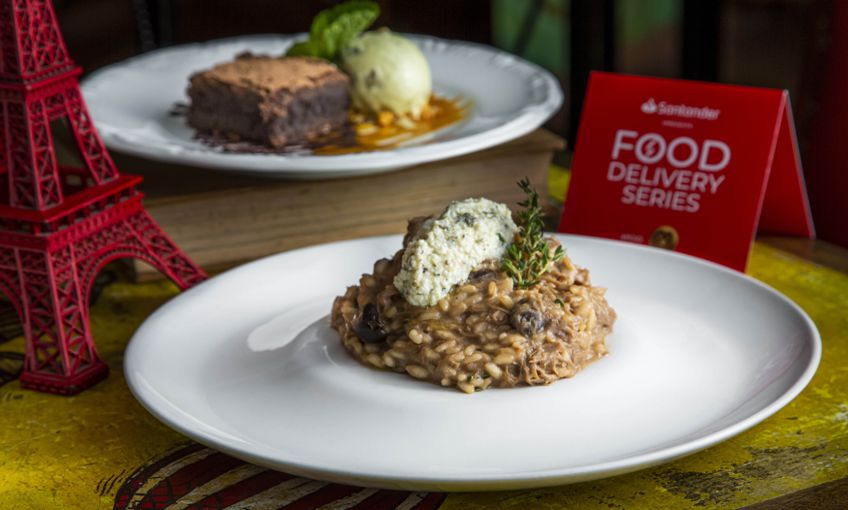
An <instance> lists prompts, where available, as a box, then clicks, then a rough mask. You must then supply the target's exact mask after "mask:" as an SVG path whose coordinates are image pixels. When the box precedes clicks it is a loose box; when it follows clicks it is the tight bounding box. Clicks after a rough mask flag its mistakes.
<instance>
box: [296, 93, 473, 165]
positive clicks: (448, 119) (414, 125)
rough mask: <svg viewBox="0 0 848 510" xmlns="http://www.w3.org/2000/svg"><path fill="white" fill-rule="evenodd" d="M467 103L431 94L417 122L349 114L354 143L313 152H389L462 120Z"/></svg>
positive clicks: (316, 149)
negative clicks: (365, 117) (366, 117)
mask: <svg viewBox="0 0 848 510" xmlns="http://www.w3.org/2000/svg"><path fill="white" fill-rule="evenodd" d="M469 109H470V103H469V102H468V101H464V100H462V99H461V98H455V99H448V98H444V97H440V96H436V95H433V96H431V97H430V103H429V105H428V107H427V109H426V111H425V112H423V113H422V115H421V119H419V120H408V119H395V118H394V115H393V114H392V113H390V112H381V113H380V115H378V116H377V118H376V119H364V118H363V117H362V116H361V115H356V114H354V115H352V116H351V117H352V121H353V130H354V133H355V142H354V143H353V144H351V145H339V144H332V143H330V144H327V145H323V146H319V147H316V148H314V149H313V151H312V153H313V154H316V155H321V156H336V155H340V154H354V153H358V152H370V151H378V150H389V149H394V148H396V147H398V146H399V145H401V144H403V143H404V142H408V141H410V140H412V139H414V138H417V137H419V136H422V135H426V134H428V133H433V132H435V131H438V130H439V129H442V128H444V127H447V126H449V125H451V124H454V123H456V122H459V121H460V120H462V119H463V118H464V117H465V115H466V114H467V113H468V110H469Z"/></svg>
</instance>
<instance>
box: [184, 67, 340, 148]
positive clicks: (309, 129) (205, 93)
mask: <svg viewBox="0 0 848 510" xmlns="http://www.w3.org/2000/svg"><path fill="white" fill-rule="evenodd" d="M348 84H349V80H348V77H347V75H346V74H344V73H343V72H341V71H339V70H338V68H336V66H334V65H333V64H331V63H329V62H327V61H325V60H321V59H317V58H311V57H285V58H275V57H269V56H257V55H250V54H245V55H241V56H239V57H237V58H236V59H235V60H233V61H231V62H226V63H223V64H219V65H216V66H215V67H213V68H211V69H208V70H205V71H201V72H198V73H195V74H194V75H192V76H191V78H190V84H189V87H188V96H189V98H190V99H191V104H190V105H189V107H188V111H187V112H186V119H187V121H188V124H189V125H190V126H191V127H193V128H195V129H196V130H198V131H199V132H201V133H211V134H214V135H216V136H222V137H225V138H226V139H228V140H231V141H232V140H245V141H251V142H257V143H260V144H264V145H268V146H271V147H281V146H284V145H287V144H291V143H298V142H302V141H304V140H312V139H314V138H316V137H318V136H320V135H323V134H326V133H329V132H331V131H333V130H334V129H337V128H340V127H342V126H343V125H344V124H345V122H346V121H347V110H348V105H349V102H350V99H349V96H348Z"/></svg>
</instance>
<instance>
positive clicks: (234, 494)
mask: <svg viewBox="0 0 848 510" xmlns="http://www.w3.org/2000/svg"><path fill="white" fill-rule="evenodd" d="M291 478H292V475H287V474H285V473H280V472H277V471H270V470H269V471H263V472H261V473H259V474H257V475H253V476H251V477H250V478H245V479H244V480H242V481H240V482H237V483H234V484H232V485H230V486H229V487H227V488H225V489H221V490H220V491H218V492H216V493H214V494H210V495H209V496H207V497H205V498H203V499H202V500H200V501H198V502H197V503H194V504H193V505H191V506H189V507H186V510H200V509H207V508H224V507H225V506H229V505H232V504H234V503H238V502H239V501H241V500H243V499H247V498H249V497H251V496H254V495H256V494H259V493H260V492H262V491H265V490H267V489H270V488H271V487H274V486H275V485H278V484H280V483H282V482H285V481H286V480H290V479H291Z"/></svg>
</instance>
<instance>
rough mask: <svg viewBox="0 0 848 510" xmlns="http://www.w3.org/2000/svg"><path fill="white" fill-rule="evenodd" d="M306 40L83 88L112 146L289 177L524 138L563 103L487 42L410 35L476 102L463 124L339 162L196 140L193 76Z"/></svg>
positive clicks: (234, 42)
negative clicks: (178, 106)
mask: <svg viewBox="0 0 848 510" xmlns="http://www.w3.org/2000/svg"><path fill="white" fill-rule="evenodd" d="M302 37H303V36H279V35H261V36H249V37H238V38H233V39H224V40H219V41H212V42H208V43H202V44H189V45H184V46H175V47H170V48H165V49H161V50H157V51H153V52H150V53H147V54H144V55H141V56H138V57H135V58H131V59H129V60H126V61H123V62H120V63H118V64H114V65H111V66H109V67H106V68H104V69H101V70H98V71H96V72H94V73H92V74H91V75H90V76H89V77H88V78H87V79H85V81H84V82H83V83H82V92H83V94H84V96H85V100H86V102H87V104H88V107H89V109H90V110H91V115H92V117H93V119H94V123H95V125H96V126H97V129H98V130H99V131H100V135H101V137H102V138H103V141H104V142H105V143H106V145H107V146H108V147H109V148H111V149H115V150H118V151H121V152H126V153H129V154H134V155H136V156H142V157H146V158H150V159H156V160H161V161H168V162H173V163H182V164H187V165H194V166H200V167H208V168H217V169H222V170H231V171H237V172H242V173H245V172H247V173H264V174H277V175H280V176H284V177H289V178H310V179H319V178H329V177H337V176H344V175H356V174H367V173H375V172H383V171H389V170H394V169H398V168H403V167H407V166H411V165H417V164H419V163H425V162H428V161H437V160H440V159H444V158H450V157H453V156H459V155H461V154H467V153H470V152H474V151H478V150H481V149H485V148H487V147H492V146H495V145H498V144H501V143H504V142H506V141H509V140H512V139H514V138H518V137H520V136H522V135H524V134H527V133H529V132H530V131H532V130H534V129H536V128H537V127H539V126H541V125H542V124H543V123H544V122H545V121H546V120H548V118H550V117H551V115H553V114H554V113H556V111H557V110H559V107H560V105H561V104H562V91H561V90H560V87H559V83H558V82H557V80H556V78H554V77H553V75H551V74H550V73H549V72H547V71H545V70H544V69H542V68H541V67H539V66H537V65H535V64H531V63H530V62H527V61H525V60H522V59H520V58H518V57H516V56H513V55H510V54H508V53H505V52H503V51H500V50H497V49H495V48H492V47H489V46H483V45H480V44H474V43H468V42H460V41H448V40H444V39H438V38H435V37H426V36H419V35H415V36H413V35H410V36H409V37H410V38H411V39H412V40H413V41H414V42H415V43H416V44H418V46H419V47H420V48H421V50H422V51H423V52H424V55H425V56H426V57H427V61H428V62H429V63H430V67H431V72H432V76H433V88H434V91H435V92H436V93H438V94H441V95H444V96H447V97H457V96H459V97H462V98H464V99H466V100H469V101H470V102H471V104H472V106H471V109H470V113H469V114H468V116H467V117H466V119H464V120H463V121H462V122H460V123H457V124H454V125H452V126H448V127H446V128H445V129H443V130H441V131H439V132H437V133H436V134H435V136H429V137H420V138H418V139H415V140H412V141H411V142H409V143H408V144H406V145H404V146H401V147H398V148H395V149H392V150H386V151H375V152H366V153H360V154H347V155H339V156H315V155H276V154H232V153H224V152H222V151H221V150H219V149H215V148H211V147H208V146H206V145H204V144H203V143H201V142H199V141H197V140H195V139H194V131H193V130H192V129H191V128H189V127H188V126H187V125H186V124H185V120H184V119H183V118H182V117H178V116H174V115H171V114H170V112H171V111H172V109H173V108H174V104H175V103H178V102H182V103H186V102H188V98H187V96H186V94H185V89H186V86H187V84H188V78H189V76H190V75H191V74H192V73H194V72H196V71H199V70H201V69H205V68H208V67H210V66H212V65H214V64H216V63H220V62H224V61H227V60H230V59H232V58H233V57H234V56H235V55H237V54H238V53H241V52H243V51H248V50H249V51H251V52H254V53H267V54H272V55H279V54H282V53H284V52H285V50H286V49H287V48H288V47H289V46H290V45H291V43H292V42H293V41H294V40H296V39H298V38H302Z"/></svg>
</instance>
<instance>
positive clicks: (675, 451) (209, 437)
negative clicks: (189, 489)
mask: <svg viewBox="0 0 848 510" xmlns="http://www.w3.org/2000/svg"><path fill="white" fill-rule="evenodd" d="M559 238H560V240H561V241H562V243H563V245H564V246H565V247H567V250H568V254H569V256H570V257H571V258H572V260H573V261H575V263H577V264H578V265H584V266H588V267H589V268H590V272H591V278H592V281H593V283H594V284H596V285H601V286H605V287H608V289H609V290H608V294H607V297H608V299H609V302H610V304H611V305H612V306H613V308H615V310H616V312H617V313H618V319H617V321H616V323H615V328H614V332H613V334H612V335H611V336H610V337H609V339H608V344H609V349H610V355H609V356H608V357H606V358H604V359H601V360H599V361H597V362H596V363H594V364H592V365H590V366H589V367H587V368H586V369H585V370H584V371H582V372H580V373H578V374H577V376H576V377H574V378H572V379H565V380H560V381H558V382H556V383H554V384H552V385H550V386H544V387H521V388H513V389H489V390H486V391H483V392H480V393H475V394H472V395H467V394H465V393H462V392H460V391H458V390H456V389H449V388H442V387H440V386H436V385H433V384H430V383H425V382H421V381H417V380H414V379H412V378H410V377H408V376H406V375H403V374H397V373H394V372H384V371H378V370H374V369H370V368H367V367H365V366H362V365H360V364H358V363H357V362H356V361H354V360H353V358H352V357H351V356H349V355H348V354H347V351H345V350H344V348H343V347H342V346H341V342H340V341H339V338H338V335H337V334H336V333H335V331H333V330H331V329H330V327H329V324H328V319H327V316H328V313H329V311H330V306H331V304H332V301H333V298H334V296H336V295H339V294H341V293H343V292H344V290H345V287H346V286H348V285H351V284H353V283H355V282H356V281H357V280H358V277H359V275H360V274H361V273H362V272H370V270H371V267H372V264H373V262H374V261H375V260H376V259H378V258H381V257H386V256H390V255H391V254H392V253H393V252H394V251H395V250H396V249H397V248H399V246H400V243H401V239H400V237H398V236H391V237H378V238H368V239H360V240H355V241H346V242H339V243H333V244H326V245H321V246H315V247H311V248H305V249H301V250H296V251H290V252H286V253H281V254H279V255H274V256H271V257H268V258H265V259H262V260H259V261H256V262H253V263H250V264H247V265H245V266H242V267H240V268H237V269H234V270H232V271H229V272H227V273H224V274H222V275H220V276H217V277H215V278H212V279H211V280H209V281H207V282H205V283H202V284H200V285H199V286H197V287H195V288H193V289H190V290H189V291H187V292H185V293H184V294H182V295H180V296H177V297H176V298H174V299H173V300H171V301H170V302H168V303H167V304H165V305H164V306H162V307H161V308H160V309H159V310H157V311H156V312H155V313H154V314H153V315H152V316H150V318H149V319H148V320H147V321H146V322H145V323H144V324H143V325H142V326H141V327H140V328H139V330H138V331H137V332H136V334H135V336H134V337H133V338H132V341H131V343H130V345H129V347H128V348H127V352H126V361H125V371H126V377H127V381H128V383H129V386H130V388H131V389H132V391H133V393H134V394H135V396H136V397H137V398H138V399H139V400H140V401H141V402H142V404H143V405H144V406H145V407H146V408H147V409H148V410H149V411H150V412H151V413H153V414H154V415H155V416H156V417H157V418H159V419H160V420H162V421H163V422H164V423H166V424H167V425H169V426H171V427H172V428H174V429H176V430H178V431H179V432H181V433H183V434H185V435H187V436H189V437H191V438H193V439H195V440H197V441H199V442H201V443H203V444H206V445H208V446H210V447H212V448H216V449H219V450H222V451H224V452H226V453H228V454H231V455H234V456H236V457H240V458H242V459H245V460H247V461H249V462H253V463H256V464H260V465H263V466H267V467H270V468H274V469H279V470H282V471H286V472H289V473H293V474H296V475H300V476H307V477H312V478H318V479H323V480H328V481H334V482H340V483H347V484H353V485H365V486H379V487H386V488H401V489H415V490H422V489H425V490H489V489H508V488H518V487H538V486H547V485H555V484H563V483H570V482H577V481H583V480H590V479H595V478H601V477H607V476H612V475H616V474H619V473H625V472H628V471H633V470H636V469H639V468H643V467H646V466H650V465H654V464H658V463H661V462H666V461H669V460H671V459H675V458H677V457H681V456H683V455H687V454H690V453H692V452H695V451H698V450H701V449H703V448H706V447H708V446H710V445H713V444H715V443H717V442H719V441H722V440H725V439H727V438H729V437H731V436H733V435H735V434H738V433H740V432H742V431H743V430H745V429H747V428H749V427H751V426H753V425H755V424H757V423H759V422H760V421H762V420H764V419H765V418H767V417H768V416H770V415H771V414H773V413H774V412H776V411H777V410H778V409H780V408H781V407H783V406H784V405H786V404H787V403H788V402H789V401H790V400H792V399H793V398H794V397H795V396H796V395H798V393H799V392H800V391H801V390H802V389H803V388H804V386H805V385H806V384H807V383H808V382H809V381H810V379H811V378H812V376H813V374H814V372H815V370H816V367H817V366H818V362H819V358H820V356H821V340H820V338H819V335H818V332H817V330H816V328H815V326H814V325H813V323H812V321H811V320H810V318H809V317H808V316H807V315H806V314H805V313H804V312H803V311H802V310H801V309H800V308H799V307H798V306H796V305H795V304H794V303H793V302H792V301H790V300H789V299H787V298H786V297H784V296H783V295H781V294H779V293H778V292H776V291H774V290H772V289H771V288H769V287H767V286H766V285H763V284H762V283H759V282H757V281H755V280H753V279H751V278H749V277H747V276H745V275H743V274H741V273H737V272H734V271H731V270H729V269H725V268H723V267H720V266H718V265H715V264H712V263H710V262H705V261H702V260H699V259H696V258H693V257H689V256H685V255H680V254H676V253H672V252H667V251H663V250H659V249H655V248H649V247H644V246H638V245H633V244H625V243H622V242H616V241H607V240H600V239H593V238H586V237H579V236H559Z"/></svg>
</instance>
